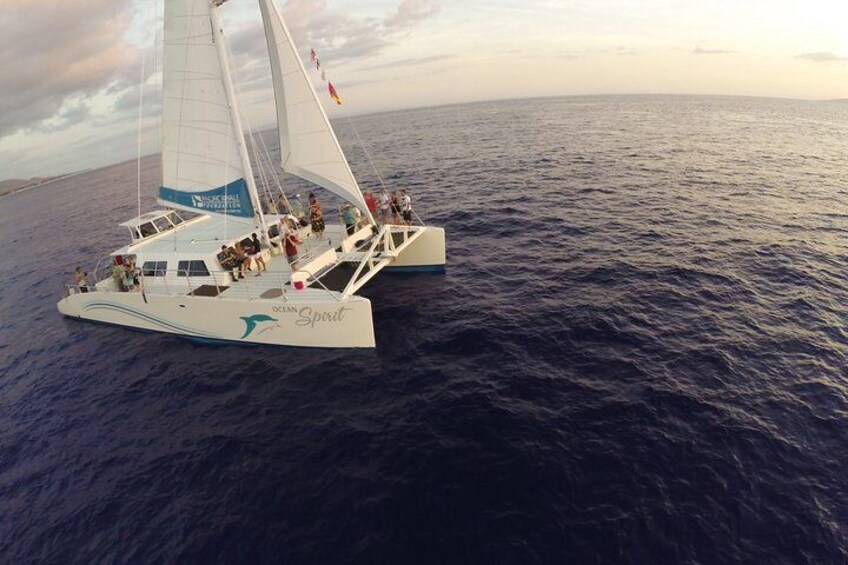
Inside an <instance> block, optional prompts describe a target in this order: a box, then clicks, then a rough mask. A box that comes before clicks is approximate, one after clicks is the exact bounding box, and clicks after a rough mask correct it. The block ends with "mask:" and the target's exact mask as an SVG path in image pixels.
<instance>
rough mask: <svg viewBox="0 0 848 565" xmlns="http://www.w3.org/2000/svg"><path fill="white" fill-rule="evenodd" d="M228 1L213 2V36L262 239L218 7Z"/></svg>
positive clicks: (264, 233) (265, 232) (262, 218)
mask: <svg viewBox="0 0 848 565" xmlns="http://www.w3.org/2000/svg"><path fill="white" fill-rule="evenodd" d="M226 1H227V0H213V2H212V9H211V10H210V16H211V20H212V21H211V24H212V37H213V39H214V41H215V46H216V48H217V50H218V58H219V59H220V61H221V71H222V72H221V74H222V75H223V80H224V91H225V92H226V93H227V103H228V105H229V108H230V115H231V117H232V121H233V129H235V137H236V143H237V144H238V150H239V156H240V157H241V165H242V169H243V170H244V180H245V182H246V183H247V191H248V194H249V195H250V200H251V202H252V203H253V209H254V213H255V216H254V220H255V218H256V215H258V217H259V225H260V226H261V228H262V239H266V238H267V237H268V226H267V225H266V224H265V214H264V213H263V212H262V203H261V202H260V200H259V193H258V191H257V190H256V180H255V179H254V178H253V167H252V166H251V164H250V155H249V154H248V152H247V144H246V143H245V142H244V129H243V127H242V124H241V115H240V113H239V108H238V101H237V100H236V94H235V88H234V86H233V78H232V74H231V73H230V58H229V53H228V49H227V45H226V43H225V39H224V35H223V32H222V30H221V19H220V17H219V16H218V8H219V7H220V6H221V5H222V4H223V3H224V2H226Z"/></svg>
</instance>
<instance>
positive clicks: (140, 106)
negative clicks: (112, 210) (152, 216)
mask: <svg viewBox="0 0 848 565" xmlns="http://www.w3.org/2000/svg"><path fill="white" fill-rule="evenodd" d="M146 63H147V53H145V52H144V50H143V49H142V52H141V84H140V85H139V87H140V88H139V90H140V92H139V95H138V140H137V141H138V161H137V163H136V204H137V206H138V215H137V216H136V217H138V218H140V217H141V128H142V125H143V123H142V122H143V116H144V75H145V71H146V69H145V65H146Z"/></svg>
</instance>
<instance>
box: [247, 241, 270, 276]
mask: <svg viewBox="0 0 848 565" xmlns="http://www.w3.org/2000/svg"><path fill="white" fill-rule="evenodd" d="M250 237H251V238H252V239H251V241H250V252H249V253H248V254H247V255H248V257H250V259H251V260H252V261H254V262H256V276H257V277H258V276H259V275H261V274H262V273H260V271H267V270H268V266H267V265H266V264H265V259H263V258H262V245H261V244H260V243H259V238H258V237H257V236H256V234H255V233H252V234H250Z"/></svg>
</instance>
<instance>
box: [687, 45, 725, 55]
mask: <svg viewBox="0 0 848 565" xmlns="http://www.w3.org/2000/svg"><path fill="white" fill-rule="evenodd" d="M731 53H733V51H730V50H728V49H702V48H701V46H700V45H699V46H698V47H695V49H693V50H692V55H730V54H731Z"/></svg>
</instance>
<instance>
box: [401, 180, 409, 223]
mask: <svg viewBox="0 0 848 565" xmlns="http://www.w3.org/2000/svg"><path fill="white" fill-rule="evenodd" d="M400 210H401V214H402V215H403V223H404V224H406V225H407V226H411V225H412V199H411V198H410V197H409V195H408V194H407V193H406V191H405V190H403V189H401V191H400Z"/></svg>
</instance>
